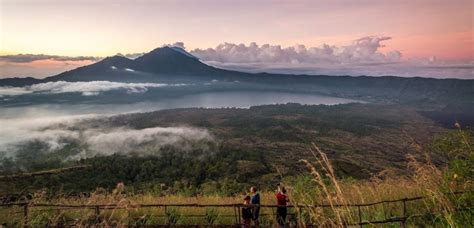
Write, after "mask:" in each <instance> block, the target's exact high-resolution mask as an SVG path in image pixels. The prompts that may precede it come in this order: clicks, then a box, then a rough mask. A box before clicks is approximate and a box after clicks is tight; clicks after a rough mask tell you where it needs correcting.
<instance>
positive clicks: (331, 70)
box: [190, 36, 474, 79]
mask: <svg viewBox="0 0 474 228" xmlns="http://www.w3.org/2000/svg"><path fill="white" fill-rule="evenodd" d="M390 39H391V37H388V36H367V37H362V38H359V39H357V40H355V41H353V43H352V44H350V45H346V46H335V45H328V44H323V45H321V46H319V47H306V46H305V45H295V46H292V47H282V46H280V45H270V44H263V45H258V44H256V43H250V44H249V45H245V44H233V43H223V44H220V45H218V46H217V47H215V48H208V49H195V50H192V51H190V53H191V54H193V55H195V56H197V57H199V58H200V59H201V60H202V61H204V62H205V63H207V64H210V65H214V66H217V67H220V68H226V69H232V70H240V71H247V72H254V73H256V72H269V73H289V74H315V75H318V74H324V75H352V76H358V75H369V76H385V75H394V76H406V77H413V76H422V77H437V78H471V79H472V78H474V76H473V75H474V60H466V61H443V60H438V59H436V58H435V57H433V56H431V57H428V58H426V59H404V58H403V55H402V53H401V52H400V51H398V50H392V51H388V52H386V53H382V52H381V50H380V49H381V48H383V47H385V46H384V45H383V42H384V41H387V40H390Z"/></svg>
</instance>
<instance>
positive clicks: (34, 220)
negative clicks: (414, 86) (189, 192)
mask: <svg viewBox="0 0 474 228" xmlns="http://www.w3.org/2000/svg"><path fill="white" fill-rule="evenodd" d="M458 134H459V135H458V136H459V137H458V139H459V140H458V143H459V144H461V145H462V149H461V150H456V154H455V156H456V160H455V161H454V162H453V164H454V165H451V166H450V167H444V168H439V167H437V166H435V165H434V164H433V163H432V162H431V160H430V159H429V156H424V159H422V160H420V159H419V158H417V157H416V156H412V155H408V156H407V161H408V163H407V173H408V175H398V174H396V173H393V172H391V170H386V171H384V172H381V173H380V174H378V175H376V176H374V177H373V178H371V179H369V180H353V179H341V178H339V177H337V176H336V174H335V170H334V167H333V166H332V164H331V162H330V160H329V158H328V157H327V156H326V154H325V153H324V152H323V151H321V150H320V149H319V148H318V147H317V146H316V145H314V144H313V145H312V148H311V152H312V154H313V158H312V159H308V160H301V162H302V164H304V165H305V166H306V167H307V168H308V170H309V173H308V174H307V175H302V176H300V177H297V178H294V177H292V178H288V179H289V180H288V179H287V180H286V181H284V184H285V185H286V186H287V188H288V189H289V196H290V201H291V203H292V204H294V205H308V206H306V207H303V208H301V209H300V210H295V209H290V211H289V212H290V213H293V214H294V216H290V217H289V218H288V222H290V223H292V224H294V225H298V226H302V227H303V226H306V225H307V224H314V225H318V226H331V227H345V226H346V225H347V224H357V223H359V222H360V221H362V222H368V223H369V222H371V221H381V220H386V219H390V218H400V217H403V216H408V215H411V217H409V218H408V220H407V222H408V225H411V226H442V227H472V226H473V225H474V224H472V223H473V221H474V216H473V212H474V211H473V209H468V208H473V207H474V205H473V202H474V193H473V190H474V182H473V178H474V175H472V174H473V172H474V169H473V164H474V154H473V152H472V149H471V142H470V141H469V139H470V137H467V136H466V134H465V132H463V131H461V130H459V132H458ZM414 146H418V145H416V144H414ZM419 153H420V154H428V153H425V151H423V149H422V148H421V147H420V149H419ZM418 157H420V156H418ZM422 157H423V156H422ZM460 191H462V192H467V193H466V194H463V195H457V194H455V192H460ZM260 194H261V202H262V204H266V205H274V204H276V200H275V194H274V193H273V192H261V193H260ZM416 196H422V197H424V198H423V199H422V200H418V201H410V202H406V208H407V210H406V211H405V214H404V213H403V205H402V204H401V202H392V203H383V204H377V205H373V206H362V207H359V208H357V207H352V206H348V205H350V204H363V203H371V202H377V201H383V200H396V199H402V198H410V197H416ZM241 200H242V196H240V195H238V196H232V197H223V196H219V195H207V196H202V195H200V196H195V197H189V196H183V195H160V194H156V193H154V192H153V191H151V192H149V193H144V194H130V193H129V192H128V191H127V188H126V186H124V185H123V184H118V185H117V188H116V189H115V190H114V191H113V192H111V193H109V192H107V191H105V190H104V189H97V191H95V192H93V193H92V194H91V195H90V196H88V197H74V198H71V197H65V196H60V195H59V196H56V197H54V198H50V197H48V194H47V192H46V191H39V192H37V193H36V194H35V195H34V197H33V199H32V203H36V204H38V203H49V204H56V203H57V204H74V205H95V204H101V205H112V204H117V205H118V206H120V207H121V209H108V210H101V211H99V213H98V214H97V213H96V211H95V210H94V208H79V209H60V210H56V209H54V208H47V207H46V208H35V209H31V210H30V213H29V224H30V225H32V226H45V225H47V224H51V225H61V224H76V225H78V226H87V225H90V224H98V225H101V226H115V225H152V224H171V225H172V224H202V225H213V224H234V223H235V218H234V217H233V216H234V213H235V212H234V211H233V209H232V208H196V207H194V208H193V207H189V208H177V207H174V208H173V207H171V208H170V207H168V208H137V207H135V206H137V205H139V204H235V203H241ZM321 204H324V205H328V206H327V207H313V206H314V205H321ZM311 205H313V206H311ZM459 209H466V210H462V211H460V210H459ZM261 213H262V214H267V216H261V224H262V225H270V224H273V223H274V210H273V209H271V208H262V210H261ZM0 215H1V216H0V224H3V223H5V224H7V225H11V226H21V225H22V224H23V221H22V208H19V207H9V208H0ZM196 215H201V217H196ZM395 225H397V224H396V223H395Z"/></svg>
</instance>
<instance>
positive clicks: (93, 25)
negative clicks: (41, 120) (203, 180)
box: [0, 0, 474, 78]
mask: <svg viewBox="0 0 474 228" xmlns="http://www.w3.org/2000/svg"><path fill="white" fill-rule="evenodd" d="M473 11H474V7H473V1H472V0H449V1H446V0H416V1H414V0H391V1H379V0H370V1H369V0H357V1H354V0H340V1H334V0H331V1H329V0H328V1H315V0H313V1H306V0H281V1H279V0H273V1H272V0H240V1H236V0H201V1H193V0H157V1H151V0H148V1H146V0H137V1H122V0H95V1H91V0H81V1H79V0H70V1H69V0H0V77H7V76H38V77H42V76H47V75H51V74H54V73H59V72H61V71H63V70H66V69H71V68H74V67H77V66H80V65H84V64H90V63H92V62H94V61H96V60H97V59H100V58H101V57H105V56H110V55H114V54H116V53H123V54H132V53H143V52H148V51H150V50H152V49H154V48H156V47H159V46H162V45H164V44H173V43H175V42H178V41H179V42H183V43H184V46H185V47H186V50H188V51H190V52H191V53H193V54H195V53H196V55H197V56H198V57H201V56H199V54H201V55H202V56H203V57H202V58H204V60H208V62H210V63H215V62H216V59H217V58H214V56H209V55H208V54H209V52H207V53H202V52H199V51H196V52H193V51H195V49H200V50H205V49H207V48H216V47H217V46H218V45H220V44H224V43H230V44H241V43H242V44H244V45H245V46H246V47H248V46H249V45H250V44H251V43H252V42H255V43H256V44H257V45H258V47H261V46H262V45H264V44H269V45H271V46H277V45H279V46H280V47H281V48H283V49H284V48H287V47H293V46H295V45H297V44H300V45H305V47H306V48H308V49H309V48H311V47H321V45H323V44H328V45H331V46H334V47H347V46H350V45H353V44H354V42H355V41H356V40H358V39H360V38H364V37H379V38H383V37H386V38H387V39H381V40H380V41H378V40H377V41H376V42H377V44H375V45H376V46H373V47H374V48H375V52H374V53H376V54H379V53H380V54H383V55H387V56H388V54H387V53H390V52H393V51H396V52H397V53H400V56H399V58H398V59H397V60H396V62H404V66H405V65H407V64H408V65H409V66H410V67H414V66H415V65H417V64H419V63H420V61H421V62H422V61H428V62H433V61H435V60H436V61H438V62H440V64H441V63H442V64H444V65H446V64H448V65H449V67H451V68H452V67H453V66H461V67H462V68H461V69H460V70H463V69H464V71H463V73H462V75H463V76H461V77H463V78H466V77H467V78H469V77H470V76H472V73H473V61H474V38H473V37H474V28H473V23H474V15H473ZM364 47H365V46H364ZM354 48H355V49H357V48H359V46H355V47H354ZM370 48H372V46H371V47H370ZM370 48H369V49H367V51H368V52H371V51H372V50H371V49H370ZM346 49H347V48H346ZM318 50H319V49H318ZM338 50H339V49H338ZM18 54H29V55H40V54H44V55H48V56H62V57H66V56H67V57H77V56H88V57H94V58H97V59H92V58H88V59H64V58H63V59H58V58H46V57H43V58H36V59H32V60H22V61H18V59H16V60H15V59H14V57H15V56H16V55H18ZM221 54H222V53H221ZM390 55H392V54H390ZM12 58H13V60H12ZM206 58H207V59H206ZM219 59H220V60H222V59H224V60H228V61H231V62H230V63H229V62H226V63H224V62H222V61H221V62H220V63H217V65H219V64H220V65H219V66H224V65H226V64H228V65H229V64H233V63H232V61H233V60H234V59H235V58H232V57H228V58H227V57H226V58H222V57H220V58H219ZM366 59H367V58H366ZM373 59H374V58H370V60H371V61H372V60H373ZM364 61H365V59H364ZM383 61H386V58H384V59H383ZM391 61H393V59H391ZM275 62H278V63H282V62H284V61H279V60H278V61H276V60H273V62H272V63H275ZM346 62H347V61H346ZM359 62H360V59H359V60H358V62H357V63H359ZM376 62H380V60H379V59H378V58H377V61H376ZM237 63H239V64H240V65H242V62H239V61H237ZM258 63H259V64H265V63H266V61H265V59H258ZM293 63H294V61H293ZM350 63H351V64H352V63H353V62H350ZM234 65H237V64H234ZM318 67H319V68H321V67H322V66H321V65H319V66H318ZM449 67H447V68H449ZM296 68H297V67H296ZM265 69H266V68H265ZM331 69H335V67H334V66H331ZM407 69H408V68H407ZM410 69H412V68H410ZM466 69H467V70H466ZM322 72H323V73H329V74H330V73H331V71H328V72H327V71H322ZM391 72H392V71H390V70H387V69H385V68H384V70H383V71H381V73H391ZM407 72H408V71H407V70H403V72H400V74H401V75H407V74H408V75H409V74H410V72H412V71H410V72H408V73H407ZM420 72H422V71H414V72H413V74H422V73H420ZM423 72H424V71H423ZM456 72H458V73H459V71H456ZM315 73H318V72H317V71H316V72H315ZM334 73H335V74H337V73H338V71H334ZM342 73H343V72H342ZM362 73H363V71H362ZM394 74H397V73H396V71H395V73H394Z"/></svg>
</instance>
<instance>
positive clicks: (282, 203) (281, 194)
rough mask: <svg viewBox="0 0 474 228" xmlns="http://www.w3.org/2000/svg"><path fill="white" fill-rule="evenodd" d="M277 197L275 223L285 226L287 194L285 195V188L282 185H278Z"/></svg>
mask: <svg viewBox="0 0 474 228" xmlns="http://www.w3.org/2000/svg"><path fill="white" fill-rule="evenodd" d="M276 199H277V205H278V207H277V218H276V219H277V223H278V225H279V226H280V227H285V224H286V214H287V208H286V206H287V205H288V202H289V201H290V200H289V199H288V196H286V189H285V187H283V186H280V185H278V190H277V194H276Z"/></svg>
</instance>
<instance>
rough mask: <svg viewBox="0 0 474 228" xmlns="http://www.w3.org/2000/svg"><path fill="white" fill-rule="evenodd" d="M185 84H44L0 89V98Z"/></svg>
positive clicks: (137, 90)
mask: <svg viewBox="0 0 474 228" xmlns="http://www.w3.org/2000/svg"><path fill="white" fill-rule="evenodd" d="M185 85H186V84H162V83H122V82H109V81H91V82H65V81H57V82H46V83H39V84H34V85H31V86H25V87H0V97H2V96H15V95H23V94H30V93H42V94H58V93H81V94H82V95H83V96H93V95H98V94H100V93H101V92H106V91H111V90H125V91H126V92H127V93H144V92H146V91H148V88H159V87H166V86H185Z"/></svg>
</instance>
